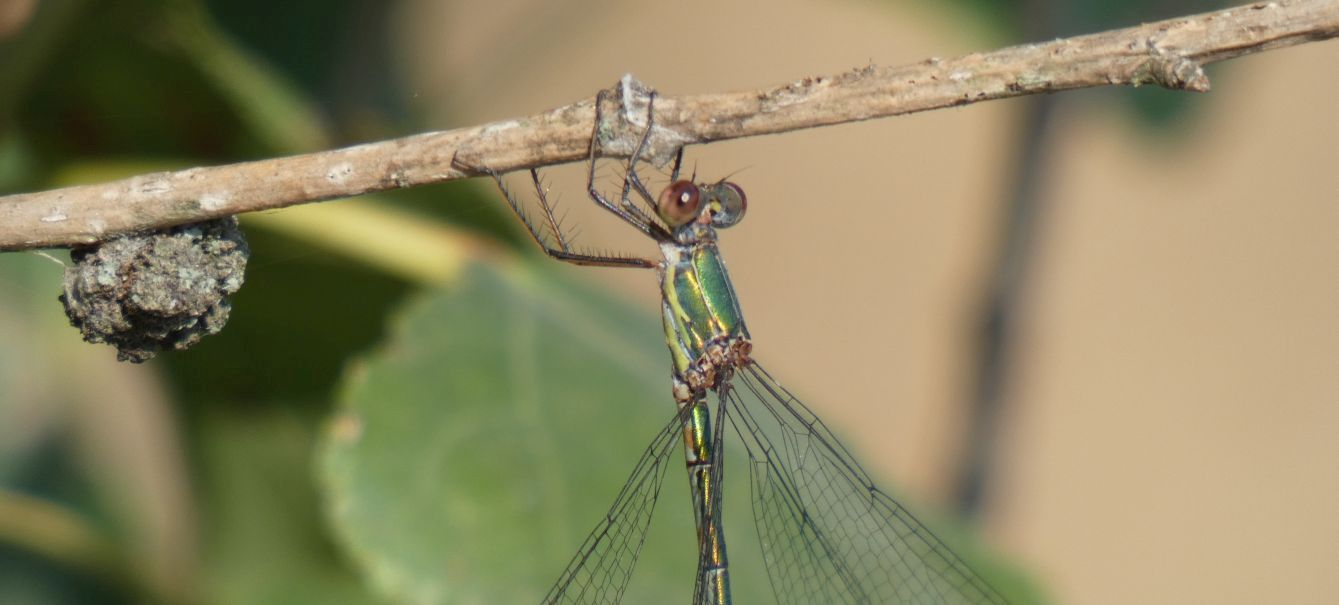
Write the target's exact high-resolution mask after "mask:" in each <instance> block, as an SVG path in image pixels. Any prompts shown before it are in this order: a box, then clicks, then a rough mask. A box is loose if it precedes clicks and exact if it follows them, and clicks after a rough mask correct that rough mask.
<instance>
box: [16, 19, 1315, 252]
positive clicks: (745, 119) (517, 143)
mask: <svg viewBox="0 0 1339 605" xmlns="http://www.w3.org/2000/svg"><path fill="white" fill-rule="evenodd" d="M1337 35H1339V0H1279V1H1277V2H1267V3H1256V4H1251V5H1248V6H1240V7H1236V8H1233V9H1229V10H1223V11H1216V12H1212V13H1204V14H1200V15H1195V16H1191V17H1183V18H1179V19H1170V20H1167V21H1159V22H1156V23H1150V24H1147V25H1141V26H1138V27H1131V28H1126V29H1120V30H1112V31H1108V32H1103V33H1098V34H1091V35H1086V36H1079V37H1075V38H1067V39H1061V40H1055V41H1053V42H1047V43H1042V44H1026V45H1022V46H1014V47H1010V48H1005V49H1002V50H997V51H993V52H988V53H975V54H970V55H966V56H962V57H957V58H954V59H938V58H932V59H929V60H926V61H923V62H921V63H917V64H914V65H906V66H902V67H892V68H886V67H876V66H873V65H870V66H867V67H863V68H859V69H856V70H853V71H850V72H847V73H843V74H840V75H836V76H818V77H807V78H803V79H801V80H797V81H795V82H791V83H789V84H785V85H782V86H778V87H775V88H770V89H764V90H753V91H745V92H733V93H719V94H701V95H684V96H677V97H659V96H658V97H656V100H655V120H656V128H655V131H654V132H653V133H652V137H651V140H650V142H649V144H648V149H647V152H646V158H647V159H650V160H652V161H656V162H664V161H665V160H666V159H667V158H668V157H670V156H671V155H672V154H673V153H674V152H675V150H676V149H677V148H678V147H680V146H682V145H688V144H695V143H707V142H711V141H719V140H724V139H732V138H738V137H747V136H757V135H762V134H772V133H778V132H786V131H791V130H799V129H802V128H813V127H816V126H826V125H831V124H840V123H844V122H855V121H860V120H868V119H873V118H881V117H886V116H894V115H900V114H906V113H912V112H917V111H926V110H930V109H938V108H942V107H953V106H958V105H966V104H970V103H976V102H979V101H986V100H991V99H1003V98H1009V97H1018V96H1023V95H1030V94H1037V93H1043V92H1052V91H1058V90H1070V89H1075V88H1086V87H1094V86H1106V85H1131V86H1140V85H1143V84H1156V85H1160V86H1164V87H1167V88H1171V89H1176V90H1189V91H1195V92H1204V91H1207V90H1208V89H1209V80H1208V78H1207V77H1206V76H1205V75H1204V71H1203V68H1202V66H1203V65H1204V64H1206V63H1211V62H1214V61H1222V60H1224V59H1231V58H1234V57H1239V56H1241V55H1245V54H1249V53H1255V52H1261V51H1266V50H1272V49H1276V48H1283V47H1287V46H1292V45H1295V44H1302V43H1305V42H1311V41H1317V40H1324V39H1328V38H1333V37H1335V36H1337ZM614 92H615V94H613V95H610V97H609V101H607V103H610V104H611V106H610V107H606V108H605V110H606V111H605V116H606V121H605V123H603V124H601V125H600V126H599V130H598V132H599V136H598V137H597V141H598V144H599V145H600V151H601V153H602V154H603V155H605V156H621V157H626V156H627V155H628V154H630V153H631V152H632V148H633V145H634V143H635V141H636V139H637V137H636V136H635V135H636V134H639V133H640V132H641V130H642V129H644V128H645V124H646V117H645V116H646V103H647V99H648V96H649V92H650V90H649V89H648V88H646V87H645V86H644V85H642V84H641V83H640V82H637V81H636V80H634V79H633V78H632V77H631V76H624V78H623V79H622V80H621V81H620V83H619V84H618V85H617V86H616V90H615V91H614ZM593 103H594V101H593V99H587V100H583V101H580V102H577V103H574V104H572V105H568V106H565V107H560V108H557V109H554V110H551V111H547V112H544V113H540V114H536V115H533V116H529V117H526V118H520V119H514V120H505V121H502V122H495V123H492V124H486V125H482V126H475V127H471V128H462V129H457V130H450V131H444V132H430V133H424V134H419V135H415V136H410V137H405V138H400V139H393V140H389V141H381V142H377V143H368V144H365V145H358V146H354V147H348V148H344V149H335V150H331V151H323V152H319V153H312V154H305V155H296V156H290V157H283V158H276V159H270V160H259V161H253V162H243V163H239V164H228V165H225V166H216V167H210V168H192V169H189V170H182V171H177V172H158V173H153V174H146V175H141V176H136V177H131V178H128V179H123V180H120V181H113V182H110V183H103V184H98V185H84V186H78V187H67V188H63V189H55V190H51V191H43V192H37V193H21V194H15V195H9V196H4V197H0V251H6V250H22V249H30V248H45V247H55V246H71V245H82V244H90V243H94V242H97V241H100V240H103V239H107V238H109V237H112V236H115V235H120V234H126V233H132V232H136V231H144V230H149V229H156V228H162V227H167V226H171V225H177V224H181V223H188V222H197V221H202V220H206V219H211V218H217V217H221V216H227V215H231V214H237V213H241V212H254V211H257V210H268V209H273V208H282V207H285V206H290V205H294V204H301V203H306V202H315V201H320V200H327V199H332V198H339V197H349V196H354V195H359V194H363V193H368V192H373V191H383V190H387V189H393V188H401V187H412V186H415V185H426V184H430V183H439V182H443V181H449V180H454V179H459V178H465V177H469V176H475V175H478V174H480V169H482V168H483V167H488V168H491V169H493V170H497V171H500V172H505V171H510V170H516V169H521V168H531V167H539V166H546V165H550V164H559V163H564V162H571V161H575V160H580V159H584V158H585V157H586V154H587V152H588V149H589V147H588V146H589V144H590V141H591V124H592V121H593V120H594V119H595V115H594V111H593Z"/></svg>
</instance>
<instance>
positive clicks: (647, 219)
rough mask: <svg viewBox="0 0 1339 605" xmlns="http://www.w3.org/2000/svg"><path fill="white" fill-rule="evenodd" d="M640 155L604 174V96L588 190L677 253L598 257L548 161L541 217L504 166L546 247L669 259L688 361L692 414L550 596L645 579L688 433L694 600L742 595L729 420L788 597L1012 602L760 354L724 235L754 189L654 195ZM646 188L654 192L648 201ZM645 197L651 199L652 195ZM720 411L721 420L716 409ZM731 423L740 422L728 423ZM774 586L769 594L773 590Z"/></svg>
mask: <svg viewBox="0 0 1339 605" xmlns="http://www.w3.org/2000/svg"><path fill="white" fill-rule="evenodd" d="M654 100H655V97H654V95H652V96H651V97H650V101H649V102H648V104H647V118H646V131H645V133H644V134H643V135H642V137H641V140H640V143H639V144H638V147H637V150H636V152H634V153H633V154H632V156H631V157H630V159H629V160H628V163H627V167H626V172H625V176H624V178H623V187H622V192H621V196H620V197H619V199H618V200H617V201H616V202H615V201H611V200H610V199H609V198H607V197H605V196H604V195H603V194H601V193H600V192H599V191H598V190H597V188H596V187H595V163H596V150H597V147H598V139H597V137H598V133H599V126H600V123H601V119H602V116H601V113H600V108H601V106H602V105H603V101H604V95H603V93H602V94H601V95H600V96H598V97H597V98H596V104H595V107H596V115H595V134H594V135H592V140H591V149H590V158H589V159H590V161H589V166H588V168H589V172H588V175H587V189H588V191H589V194H590V197H591V199H593V200H594V201H595V202H596V203H597V204H599V205H600V206H601V207H603V208H604V209H605V210H608V211H609V212H612V213H613V214H614V215H616V216H618V217H619V218H620V219H622V220H623V221H624V222H626V223H628V224H629V225H632V226H633V227H634V228H636V229H637V230H638V231H640V232H642V233H643V234H645V235H647V236H648V237H650V238H652V239H654V240H655V241H656V242H657V243H658V244H659V246H660V250H661V253H662V254H663V256H664V258H662V259H660V260H652V259H645V258H635V257H627V256H613V255H602V254H587V253H583V252H580V251H577V250H575V249H574V248H573V247H572V246H571V244H570V242H569V240H568V238H567V237H566V236H565V235H564V233H563V230H562V228H561V227H560V225H559V221H558V220H557V218H556V217H555V214H554V211H553V206H552V205H551V204H550V203H549V202H548V200H547V197H546V194H545V191H544V187H543V186H542V184H541V183H540V180H539V176H538V174H537V173H536V172H535V171H534V170H531V171H530V176H531V180H532V181H533V182H534V185H535V190H536V191H537V194H538V198H539V204H540V208H541V209H542V211H543V214H544V216H543V220H544V223H545V225H546V228H547V229H548V231H549V232H550V233H551V234H552V237H553V239H554V240H556V245H553V244H551V243H550V242H549V238H548V237H546V236H545V234H544V232H543V230H542V229H541V225H540V224H539V223H538V222H537V221H534V220H532V219H531V218H530V216H529V215H528V214H527V213H526V212H525V211H524V210H523V208H522V206H521V204H520V202H519V201H518V200H517V198H516V197H515V196H514V195H512V193H511V191H509V190H508V188H507V187H506V185H505V183H504V182H503V181H502V179H501V178H500V175H498V174H496V173H491V174H492V175H493V177H494V178H495V179H496V180H497V182H498V186H499V188H500V189H501V190H502V193H503V196H504V197H505V198H506V199H507V202H508V204H509V205H510V206H511V208H512V210H513V211H515V213H516V215H517V216H518V217H519V218H520V219H521V222H522V223H524V224H525V226H526V228H527V229H528V230H529V232H530V235H531V236H532V237H533V238H534V240H535V241H536V243H538V244H539V245H540V246H541V247H542V248H543V249H544V251H545V252H546V253H547V254H548V255H549V256H551V257H553V258H556V259H558V260H561V261H565V262H569V263H574V264H578V265H595V266H605V267H634V268H645V269H654V270H655V271H656V272H657V273H658V274H659V276H660V290H661V301H662V302H661V310H662V313H663V319H664V327H665V340H666V342H667V343H668V345H669V350H670V356H671V358H672V360H673V371H672V372H671V381H672V384H673V389H672V391H673V396H674V401H675V403H676V404H677V412H676V413H675V415H674V417H673V419H672V420H671V421H670V422H669V424H667V425H666V426H665V427H664V429H662V430H661V432H660V433H659V434H658V436H657V437H656V438H655V440H654V441H652V443H651V445H650V447H648V448H647V449H646V451H645V452H644V453H643V454H642V457H641V459H640V460H639V461H638V462H637V466H636V468H635V469H634V470H633V472H632V476H631V477H630V478H629V479H628V482H627V483H626V484H625V485H624V487H623V490H622V492H621V493H620V494H619V495H618V498H617V499H616V500H615V501H614V504H613V507H612V508H610V510H609V512H608V514H607V515H606V516H605V518H604V520H602V521H601V522H600V523H599V525H598V526H597V527H596V528H595V530H594V531H592V532H591V534H590V536H589V537H588V538H587V539H586V541H585V543H584V544H583V545H582V546H581V548H580V550H579V551H578V552H577V554H576V556H575V557H573V559H572V561H571V563H570V564H569V565H568V567H567V569H566V570H565V571H563V573H562V576H561V577H560V578H559V580H558V582H557V583H556V584H554V586H553V588H552V590H551V591H550V592H549V594H548V596H547V597H546V598H545V599H544V602H545V603H618V602H619V601H620V600H621V598H622V595H623V593H624V590H625V589H626V588H627V585H628V582H629V580H630V578H631V576H632V570H633V567H634V566H635V564H636V559H637V556H638V555H639V554H640V552H641V547H642V543H643V541H644V539H645V536H646V531H647V527H648V526H649V524H650V519H651V513H652V510H653V509H654V507H655V504H656V500H657V498H658V496H659V493H660V485H661V482H662V478H663V477H664V469H665V468H666V466H667V462H666V461H667V460H668V459H669V457H670V455H671V454H672V451H673V449H674V445H675V443H676V441H678V440H679V439H680V438H681V439H682V441H683V444H684V452H685V457H686V460H687V466H688V476H689V482H690V486H691V490H690V491H691V494H692V500H693V513H694V518H695V520H696V524H697V544H698V563H697V571H696V574H695V578H696V580H695V581H696V585H695V589H694V591H693V595H694V596H693V602H694V603H696V604H710V605H725V604H728V603H730V602H731V595H730V567H729V559H728V557H727V555H726V545H725V533H724V530H723V523H724V519H723V518H722V507H721V503H722V497H723V495H724V494H723V490H722V489H721V487H722V485H723V481H724V468H725V465H724V457H723V456H724V448H723V444H724V442H725V439H726V434H727V432H729V433H731V434H732V438H737V439H738V440H739V442H740V443H741V444H742V446H743V449H744V450H745V452H746V453H747V456H748V472H749V475H750V481H751V483H752V489H751V493H752V501H753V513H754V521H755V524H756V526H757V530H758V537H759V540H760V542H761V552H762V555H763V558H764V562H765V564H766V568H767V573H768V576H769V578H770V580H771V583H772V586H773V594H774V596H775V599H776V601H778V602H782V603H806V604H808V603H871V604H881V603H1004V602H1005V600H1004V598H1003V597H1001V596H1000V595H999V594H998V593H997V592H996V591H995V590H994V589H993V588H991V586H990V585H989V584H988V583H986V582H985V581H984V580H983V579H982V578H981V577H980V576H978V575H977V574H976V573H975V572H973V571H972V570H971V568H969V567H968V566H967V564H966V563H964V562H963V561H962V559H960V558H959V557H958V556H957V555H956V554H954V553H953V552H952V551H951V550H950V549H949V548H948V547H947V546H946V545H945V544H944V543H943V542H941V541H940V540H939V538H937V537H936V536H935V535H934V534H933V533H931V532H930V530H929V529H928V528H926V527H925V526H924V525H922V524H921V523H920V521H918V520H917V519H916V518H915V517H914V516H912V514H911V513H910V512H909V511H908V510H907V509H905V508H904V507H902V506H901V505H900V504H898V503H897V502H896V501H894V500H893V499H892V498H891V497H889V496H888V495H887V494H885V493H884V492H882V491H880V490H879V489H878V488H877V487H875V486H874V484H873V482H872V481H871V480H870V478H869V476H868V475H867V474H866V473H865V471H864V470H862V469H861V468H860V465H859V464H858V463H856V461H855V459H854V458H853V457H852V456H851V454H850V453H849V452H848V451H847V450H846V448H845V447H843V446H842V445H841V443H840V442H839V441H838V440H837V438H836V437H835V436H834V435H833V434H832V432H831V431H829V430H828V428H827V427H826V426H825V425H824V424H823V422H822V421H821V420H819V419H818V418H817V417H816V416H815V415H814V414H813V412H811V411H810V410H809V408H807V407H805V405H804V404H803V403H801V402H800V401H799V400H798V399H796V398H795V396H794V395H792V394H791V393H790V392H789V391H787V390H786V389H785V388H783V387H782V386H781V385H779V384H778V383H777V382H776V381H775V380H774V379H773V378H772V376H771V375H770V374H768V373H767V372H766V371H765V370H763V368H762V366H760V365H758V363H757V362H756V361H754V360H753V358H752V357H751V356H750V352H751V350H752V344H751V342H750V340H749V333H748V329H747V328H746V327H745V326H744V318H743V315H742V314H741V312H740V306H739V301H738V300H737V299H736V297H735V292H734V288H733V287H732V286H731V284H730V280H729V277H728V276H727V274H726V271H725V264H724V262H723V261H722V259H721V256H720V252H719V251H718V249H717V247H716V230H717V229H723V228H726V227H730V226H732V225H734V224H736V223H737V222H739V220H740V219H741V218H743V216H744V211H745V209H746V206H747V202H746V198H745V196H744V191H743V190H742V189H740V187H739V186H738V185H735V184H734V183H730V182H726V181H718V182H715V183H694V182H693V181H692V180H691V179H690V180H680V179H679V167H680V165H681V164H682V160H683V150H682V148H681V149H680V150H679V153H678V154H677V155H676V157H675V160H674V166H673V169H672V172H671V175H670V184H669V186H667V187H666V188H665V189H664V191H662V192H661V193H660V195H659V196H658V197H652V196H651V193H650V192H649V191H648V190H647V188H646V187H645V185H644V184H643V183H642V181H641V179H640V178H639V177H638V175H637V171H636V162H637V158H638V157H639V156H641V154H642V152H643V151H644V149H645V147H646V143H647V140H648V138H649V136H650V133H651V131H652V119H653V113H652V107H653V104H654ZM634 195H635V197H636V198H640V200H641V202H636V203H635V202H634V201H633V199H634ZM639 203H644V204H645V208H643V207H642V206H640V205H638V204H639ZM713 407H714V408H715V415H716V418H715V424H714V425H713V423H712V408H713ZM727 426H728V427H729V429H730V430H729V431H727V430H726V427H727ZM758 598H760V597H754V599H755V600H756V599H758Z"/></svg>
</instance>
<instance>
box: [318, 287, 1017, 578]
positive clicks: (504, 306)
mask: <svg viewBox="0 0 1339 605" xmlns="http://www.w3.org/2000/svg"><path fill="white" fill-rule="evenodd" d="M647 281H648V284H647V287H654V286H653V278H652V277H651V276H650V275H648V276H647ZM661 334H662V331H661V328H660V326H659V325H658V322H657V321H656V320H655V319H654V318H653V317H650V316H648V315H643V314H639V313H635V312H632V311H629V310H628V309H627V308H626V307H624V306H623V305H621V304H619V303H617V302H615V301H612V300H610V299H608V298H607V297H604V296H601V295H599V294H597V293H595V292H593V291H590V290H588V289H586V288H583V287H579V286H575V285H572V284H570V283H567V282H564V281H562V280H559V279H557V278H555V277H552V276H546V275H541V274H535V273H522V272H518V271H513V272H509V273H498V272H495V271H494V270H492V269H490V268H488V267H483V266H476V267H472V268H471V269H470V270H469V271H467V272H466V274H465V277H464V278H463V279H461V280H460V281H459V282H457V287H456V288H454V289H452V290H450V291H440V292H436V293H432V294H430V295H428V296H426V297H424V298H422V299H420V300H417V301H415V302H414V303H412V304H411V305H409V307H408V309H407V311H406V312H405V314H404V315H403V316H402V317H400V318H399V320H398V321H396V322H395V325H394V329H393V333H392V335H391V336H390V337H389V339H388V341H387V343H386V344H385V345H384V346H383V348H382V349H381V350H380V351H377V352H375V353H373V354H371V355H369V356H367V357H366V358H364V359H363V360H362V361H360V362H358V363H356V364H354V365H353V366H352V367H351V368H350V369H349V371H348V372H347V373H346V381H345V383H344V385H343V389H342V391H343V397H342V400H341V402H340V410H339V411H338V412H337V413H336V415H335V417H334V418H333V420H332V422H331V423H330V425H329V427H328V430H327V432H326V435H325V439H324V444H323V446H322V460H321V463H322V467H323V469H322V470H323V472H324V476H323V477H322V479H323V482H324V488H325V490H326V506H327V508H328V511H329V514H330V517H331V519H332V523H333V525H334V526H335V532H336V534H337V535H338V536H339V537H340V538H341V539H342V540H343V542H344V544H345V546H346V547H347V549H348V550H349V552H351V553H352V554H353V556H354V558H355V559H356V560H357V561H358V562H359V563H360V564H361V566H362V568H363V569H364V571H365V572H366V574H367V575H368V576H369V577H370V578H371V579H372V581H373V582H374V584H375V585H376V587H377V588H378V589H379V590H380V591H381V592H383V593H385V594H387V595H389V596H391V597H393V598H395V599H397V600H399V601H402V602H410V603H535V602H539V601H540V599H541V598H542V597H543V596H544V595H545V593H546V592H547V591H548V590H549V588H550V586H551V585H552V583H553V582H554V581H555V580H556V579H557V578H558V576H559V574H560V572H561V571H562V570H563V568H564V567H565V566H566V565H567V563H568V561H569V560H570V559H571V558H572V556H573V555H574V554H575V553H576V551H577V548H578V546H579V545H580V544H581V542H582V541H583V540H584V538H585V537H586V534H587V533H588V532H589V531H590V530H591V529H592V528H594V527H595V525H596V524H597V522H598V521H600V520H601V519H602V517H603V516H604V515H605V514H606V512H607V511H608V508H609V506H610V504H611V503H612V502H613V500H614V498H615V496H616V495H617V493H618V490H619V489H620V488H621V487H622V485H623V484H624V482H625V481H626V480H627V475H628V473H629V472H630V471H631V470H632V468H633V466H634V465H635V463H636V461H637V458H638V457H639V456H641V455H642V453H643V451H644V450H645V448H646V447H647V445H648V443H649V442H650V441H651V439H652V437H654V436H655V435H656V434H657V432H658V431H659V430H660V429H661V428H662V427H663V426H664V425H665V423H666V422H668V421H669V420H670V418H671V417H672V415H673V414H674V406H673V403H672V401H673V400H672V398H671V396H670V394H669V371H670V361H669V358H668V354H667V353H666V351H665V345H664V342H663V340H662V338H661ZM734 441H735V440H731V441H730V442H728V444H727V445H728V446H731V447H729V449H730V451H728V452H727V453H726V459H727V460H736V461H742V460H744V459H745V457H744V455H743V454H742V452H741V451H740V450H739V449H738V448H735V447H732V446H734V445H736V444H735V443H734ZM672 455H673V456H675V457H676V458H677V457H678V456H681V453H680V450H679V449H677V448H676V449H675V450H674V451H673V454H672ZM681 464H682V462H680V461H678V460H677V459H676V460H675V461H673V462H672V463H671V466H670V468H669V469H668V471H667V473H666V478H665V484H664V485H663V487H662V489H661V493H660V501H659V504H658V505H657V507H656V510H655V518H654V519H653V520H652V524H651V529H650V532H649V534H648V537H647V540H646V546H645V549H644V550H643V552H642V555H641V558H640V560H639V562H638V565H637V568H636V571H635V572H634V573H633V576H632V581H631V583H630V585H629V588H628V593H627V594H626V595H625V598H624V600H623V602H625V603H683V602H686V601H688V600H690V599H689V597H690V596H691V591H692V589H693V573H694V569H695V565H696V543H695V530H694V528H693V522H692V516H691V513H690V505H689V495H688V489H687V483H688V482H687V480H686V476H685V475H684V474H683V471H682V470H679V469H682V466H680V465H681ZM727 468H731V467H729V465H727ZM732 468H733V469H735V470H734V472H728V473H727V475H726V485H725V487H724V491H723V493H724V494H726V496H725V498H724V502H725V506H726V511H725V516H724V519H725V520H726V523H725V526H726V533H727V543H728V544H729V552H730V574H731V583H732V587H733V592H734V595H735V597H736V598H737V599H739V600H740V601H741V602H751V601H759V602H771V601H772V599H773V595H772V589H771V587H770V583H769V582H768V578H767V573H766V569H765V568H764V566H763V557H762V553H761V548H760V544H759V541H758V538H757V536H756V534H755V532H754V524H753V513H752V510H750V503H751V498H750V497H749V496H748V495H746V494H749V493H750V487H749V483H748V476H749V474H748V473H747V472H745V470H744V469H745V467H744V466H738V465H736V466H734V467H732ZM953 542H954V543H957V544H961V543H960V542H959V541H958V540H953ZM633 546H634V547H635V545H633ZM970 550H971V549H968V548H963V549H961V550H960V551H959V552H968V551H970ZM992 575H994V574H992ZM1011 592H1016V591H1011ZM1025 602H1029V601H1025Z"/></svg>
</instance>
